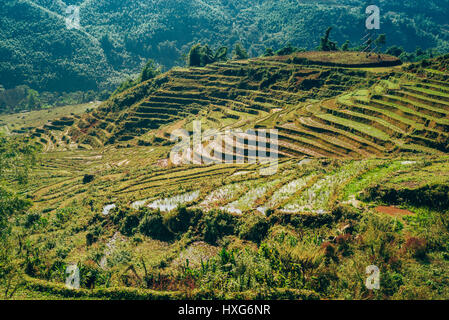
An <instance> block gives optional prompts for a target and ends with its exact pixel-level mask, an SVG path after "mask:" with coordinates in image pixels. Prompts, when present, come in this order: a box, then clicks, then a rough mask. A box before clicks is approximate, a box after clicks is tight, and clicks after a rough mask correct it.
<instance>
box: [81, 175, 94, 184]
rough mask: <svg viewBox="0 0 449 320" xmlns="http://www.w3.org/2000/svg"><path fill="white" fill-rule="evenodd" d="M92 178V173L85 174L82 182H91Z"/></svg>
mask: <svg viewBox="0 0 449 320" xmlns="http://www.w3.org/2000/svg"><path fill="white" fill-rule="evenodd" d="M94 179H95V176H94V175H93V174H85V175H84V177H83V184H87V183H91V182H92V181H94Z"/></svg>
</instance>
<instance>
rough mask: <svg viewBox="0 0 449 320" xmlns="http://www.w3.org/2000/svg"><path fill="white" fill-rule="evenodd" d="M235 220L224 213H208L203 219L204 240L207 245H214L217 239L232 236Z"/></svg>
mask: <svg viewBox="0 0 449 320" xmlns="http://www.w3.org/2000/svg"><path fill="white" fill-rule="evenodd" d="M236 222H237V219H236V218H235V217H234V216H233V215H232V214H230V213H227V212H225V211H210V212H208V213H207V214H206V215H205V216H204V218H203V223H204V230H203V234H204V240H205V241H206V242H208V243H211V244H215V243H216V242H217V241H218V239H220V238H222V237H224V236H226V235H233V234H234V231H235V225H236Z"/></svg>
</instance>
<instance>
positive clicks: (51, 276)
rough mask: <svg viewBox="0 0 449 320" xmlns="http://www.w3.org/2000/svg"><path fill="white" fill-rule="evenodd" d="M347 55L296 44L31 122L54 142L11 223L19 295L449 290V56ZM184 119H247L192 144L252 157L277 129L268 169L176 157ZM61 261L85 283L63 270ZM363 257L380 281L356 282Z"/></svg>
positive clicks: (223, 124) (324, 294)
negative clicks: (28, 203) (71, 281)
mask: <svg viewBox="0 0 449 320" xmlns="http://www.w3.org/2000/svg"><path fill="white" fill-rule="evenodd" d="M320 55H321V56H320ZM351 55H352V57H353V58H354V59H355V58H356V57H359V60H353V61H355V62H357V63H354V65H352V66H348V65H347V61H344V59H343V58H344V55H341V54H330V56H329V55H328V54H323V53H306V54H297V55H295V56H289V57H270V58H261V59H252V60H248V61H231V62H228V63H221V64H214V65H210V66H207V67H205V68H189V69H174V70H172V71H170V72H169V73H166V74H164V75H162V76H160V77H158V78H156V79H154V80H153V81H150V82H146V83H142V84H140V85H139V86H137V87H135V88H131V89H130V90H128V91H127V92H124V93H122V94H120V95H118V96H116V97H113V98H112V99H110V100H109V101H107V102H105V103H104V104H103V105H101V106H100V107H98V108H97V109H96V110H93V111H90V112H87V113H85V114H82V115H76V114H75V115H66V116H65V117H62V118H59V119H57V120H55V121H51V122H49V123H48V124H46V125H44V126H42V127H40V128H37V129H36V130H35V131H34V132H33V133H32V134H33V135H34V136H35V137H36V139H40V140H39V141H41V142H42V144H43V145H44V146H45V148H46V149H45V150H44V151H45V152H44V153H43V154H42V155H41V159H40V161H39V165H38V166H37V167H36V168H34V170H33V171H32V173H31V176H30V177H29V183H28V184H27V185H24V186H20V192H21V193H23V194H27V196H28V198H29V199H30V200H32V201H33V207H32V208H31V210H30V211H29V212H27V213H26V214H23V215H21V216H19V217H16V220H15V224H14V230H15V231H16V232H17V234H23V235H24V236H23V237H24V240H23V242H24V243H26V245H24V248H25V249H23V251H24V255H25V258H24V264H25V266H26V271H25V273H26V276H24V279H25V282H26V287H25V289H24V293H23V294H24V295H26V294H28V293H29V292H32V293H33V294H36V292H37V293H40V292H46V293H48V292H51V293H52V294H54V295H55V296H56V297H64V298H76V297H81V298H87V297H89V298H113V299H115V298H119V299H121V298H138V299H143V298H163V299H176V298H198V299H204V298H221V299H228V298H234V299H235V298H239V299H242V298H248V299H256V298H257V299H260V298H282V299H284V298H285V299H318V298H326V299H330V298H338V299H343V298H344V299H373V298H376V299H385V298H392V299H422V298H429V297H432V298H438V299H441V298H448V297H449V291H448V288H449V285H448V280H447V278H446V277H445V276H444V274H445V272H446V270H447V268H448V267H449V254H448V252H449V250H448V248H449V246H448V245H449V234H448V228H447V226H448V225H449V222H448V215H447V208H448V207H449V202H448V201H449V200H448V197H447V195H448V192H449V175H448V172H449V161H448V155H447V151H448V121H449V116H448V112H449V76H448V74H447V72H446V70H445V68H446V65H447V64H446V61H447V60H449V57H448V56H446V57H442V58H439V59H436V60H432V61H430V62H429V61H428V62H424V63H421V64H418V65H407V66H404V67H401V66H392V65H390V64H397V62H395V60H391V61H390V62H388V59H387V58H385V60H386V61H387V63H386V65H379V64H378V63H379V61H378V59H379V57H377V56H373V57H368V58H367V57H366V56H365V55H361V56H360V54H358V53H351ZM357 55H359V56H357ZM317 57H318V58H319V60H316V59H317ZM365 59H368V61H366V60H365ZM323 61H325V64H327V65H323V64H324V62H323ZM266 81H268V82H266ZM264 83H265V84H264ZM267 83H268V84H267ZM214 119H215V120H214ZM194 120H201V125H202V126H203V129H211V128H217V129H221V130H224V129H242V131H243V130H246V129H251V130H252V131H251V130H249V131H248V132H247V133H246V134H245V133H237V134H236V139H229V138H227V137H226V136H224V137H223V139H222V140H216V141H215V140H214V141H213V142H212V143H210V144H209V145H207V146H203V145H202V144H200V145H201V146H202V147H204V148H198V149H196V148H194V149H193V156H194V158H195V159H198V156H202V157H203V158H204V156H211V152H212V151H214V150H218V149H219V147H222V146H223V145H224V146H227V147H228V148H225V152H229V153H230V154H225V156H226V155H229V156H232V159H234V157H235V156H237V155H239V153H238V152H241V150H246V152H243V154H244V155H246V157H247V159H248V160H249V159H250V158H251V156H250V153H249V151H251V150H252V149H251V145H250V144H249V143H248V140H251V132H254V130H253V129H261V128H264V129H277V130H278V137H279V141H278V144H277V145H276V148H277V150H278V154H279V155H280V159H279V162H278V166H277V167H276V171H275V172H274V174H271V175H265V174H263V170H264V169H265V165H266V164H264V163H261V162H251V161H244V163H234V162H232V163H210V164H205V163H201V162H197V163H193V164H192V163H190V164H181V165H176V164H174V163H172V162H171V160H170V158H169V154H170V151H171V150H172V146H173V145H172V144H170V142H169V141H168V136H169V134H170V132H171V131H172V130H175V129H180V128H184V129H187V130H188V131H192V130H193V126H194V124H193V121H194ZM270 138H271V137H270ZM253 140H254V139H253ZM267 141H268V140H265V141H264V139H262V140H261V139H259V142H262V143H266V142H267ZM62 149H66V150H62ZM86 149H89V150H86ZM265 149H268V148H267V147H265ZM237 150H240V151H237ZM191 151H192V150H191ZM262 151H266V150H262ZM222 156H223V154H221V155H218V157H219V158H221V159H222ZM21 241H22V240H21ZM29 248H33V250H31V249H29ZM70 264H77V266H79V268H80V274H81V279H82V281H81V289H79V290H69V289H67V288H66V287H65V286H64V284H63V283H64V281H65V276H66V275H65V268H66V267H67V265H70ZM369 265H376V266H379V268H380V270H382V271H381V272H382V285H381V289H380V290H379V291H375V292H373V291H370V290H368V289H367V288H366V287H365V281H364V280H365V278H364V276H365V272H366V266H369ZM429 266H431V268H429ZM429 279H430V281H429ZM0 288H1V286H0ZM19 293H20V292H19ZM20 294H21V293H20Z"/></svg>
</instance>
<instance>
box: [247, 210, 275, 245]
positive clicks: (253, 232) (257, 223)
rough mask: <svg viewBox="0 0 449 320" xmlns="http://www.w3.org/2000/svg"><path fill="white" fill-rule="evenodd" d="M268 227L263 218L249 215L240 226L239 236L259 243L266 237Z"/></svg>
mask: <svg viewBox="0 0 449 320" xmlns="http://www.w3.org/2000/svg"><path fill="white" fill-rule="evenodd" d="M269 227H270V226H269V224H268V222H267V220H266V219H265V218H263V217H259V216H251V217H250V218H248V219H246V221H245V222H244V223H243V224H242V225H241V226H240V237H241V238H242V239H245V240H250V241H254V242H256V243H260V242H261V241H262V240H263V239H264V238H265V237H266V235H267V232H268V229H269Z"/></svg>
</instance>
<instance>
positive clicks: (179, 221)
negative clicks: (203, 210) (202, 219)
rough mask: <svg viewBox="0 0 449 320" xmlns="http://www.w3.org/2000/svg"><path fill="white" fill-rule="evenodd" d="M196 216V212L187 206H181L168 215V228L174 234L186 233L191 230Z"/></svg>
mask: <svg viewBox="0 0 449 320" xmlns="http://www.w3.org/2000/svg"><path fill="white" fill-rule="evenodd" d="M195 215H196V212H195V211H194V210H189V209H187V208H186V207H185V206H180V207H178V208H177V209H176V210H175V211H173V212H171V213H170V214H168V215H167V218H166V224H167V227H168V228H169V229H170V231H172V232H173V233H184V232H186V231H187V230H188V229H189V227H190V225H191V221H192V219H193V218H194V217H195Z"/></svg>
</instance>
